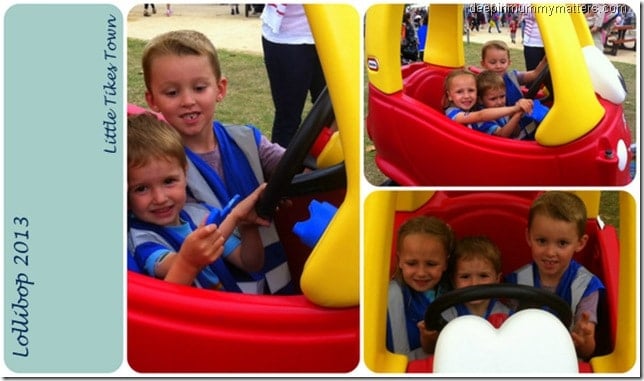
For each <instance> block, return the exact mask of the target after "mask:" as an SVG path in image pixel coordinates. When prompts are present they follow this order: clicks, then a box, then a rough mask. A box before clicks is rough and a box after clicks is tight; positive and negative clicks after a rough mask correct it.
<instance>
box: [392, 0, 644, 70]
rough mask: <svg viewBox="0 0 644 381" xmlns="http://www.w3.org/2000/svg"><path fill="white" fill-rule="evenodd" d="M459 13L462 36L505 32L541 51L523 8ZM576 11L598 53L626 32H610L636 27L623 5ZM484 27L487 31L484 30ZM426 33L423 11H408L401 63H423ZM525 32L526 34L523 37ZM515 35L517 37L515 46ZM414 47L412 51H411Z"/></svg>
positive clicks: (531, 19) (468, 7) (473, 8)
mask: <svg viewBox="0 0 644 381" xmlns="http://www.w3.org/2000/svg"><path fill="white" fill-rule="evenodd" d="M463 9H464V12H463V13H464V14H463V28H464V29H463V34H467V33H469V32H474V31H476V32H480V31H484V30H485V29H487V31H488V33H490V34H492V33H493V32H496V33H497V34H500V33H504V32H506V33H508V35H509V36H510V41H511V43H512V44H517V43H518V44H522V45H523V46H524V47H541V48H543V43H541V41H540V36H539V35H538V31H535V28H536V21H535V20H534V14H532V12H530V11H529V10H528V11H526V9H527V8H524V9H522V8H519V7H516V8H512V7H507V8H504V9H502V10H501V11H498V10H496V9H495V7H489V6H486V7H480V6H477V4H471V5H470V4H465V5H464V7H463ZM579 11H580V12H583V13H584V16H585V17H586V20H587V22H588V27H589V29H590V31H591V34H592V36H593V40H594V41H595V45H596V46H597V47H598V48H599V49H600V50H602V51H603V50H604V48H605V47H606V46H607V44H608V43H609V41H608V36H609V35H610V34H611V33H614V34H616V35H617V39H620V40H621V39H623V38H624V34H625V33H626V31H625V30H624V29H621V28H618V30H617V31H613V28H614V27H616V26H617V27H619V26H624V25H627V26H633V27H635V23H636V20H635V12H634V11H633V9H632V8H630V7H629V6H628V5H627V4H601V3H593V4H585V5H583V6H581V7H580V9H579ZM486 25H487V28H485V26H486ZM501 28H504V29H505V30H502V29H501ZM506 28H507V29H506ZM537 29H538V28H537ZM426 30H427V8H426V7H420V8H419V7H415V8H411V7H410V8H408V9H407V10H406V12H405V14H404V16H403V28H402V38H401V59H402V61H403V63H409V62H413V61H422V60H423V57H422V51H423V50H424V48H425V34H426ZM526 31H528V35H527V36H526ZM535 33H536V34H537V35H536V36H535V35H533V34H535ZM517 35H518V36H520V37H521V39H520V40H519V41H518V42H517ZM414 43H415V48H414V47H413V44H414ZM539 44H541V45H539ZM622 46H623V43H622ZM537 62H538V61H537ZM528 66H529V67H528V70H530V69H533V68H534V66H536V64H535V65H534V66H531V65H528Z"/></svg>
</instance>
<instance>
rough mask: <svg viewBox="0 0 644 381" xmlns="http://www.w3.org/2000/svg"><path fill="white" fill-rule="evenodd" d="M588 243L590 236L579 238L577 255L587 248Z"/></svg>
mask: <svg viewBox="0 0 644 381" xmlns="http://www.w3.org/2000/svg"><path fill="white" fill-rule="evenodd" d="M587 243H588V234H584V235H582V236H581V237H580V238H579V243H578V245H577V249H575V253H578V252H580V251H582V250H583V249H584V247H586V244H587Z"/></svg>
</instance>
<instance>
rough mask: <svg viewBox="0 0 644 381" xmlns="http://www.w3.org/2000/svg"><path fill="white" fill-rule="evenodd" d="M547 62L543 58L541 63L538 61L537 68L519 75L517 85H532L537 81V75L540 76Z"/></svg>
mask: <svg viewBox="0 0 644 381" xmlns="http://www.w3.org/2000/svg"><path fill="white" fill-rule="evenodd" d="M547 62H548V61H547V60H546V57H543V58H542V59H541V61H539V64H538V65H537V67H535V68H534V69H532V70H530V71H524V72H523V73H521V75H519V76H518V79H519V84H521V85H525V84H526V83H532V82H533V81H534V80H535V79H537V77H538V76H539V74H541V72H542V71H543V69H545V68H546V65H547Z"/></svg>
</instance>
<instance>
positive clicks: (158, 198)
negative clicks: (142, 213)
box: [152, 188, 167, 204]
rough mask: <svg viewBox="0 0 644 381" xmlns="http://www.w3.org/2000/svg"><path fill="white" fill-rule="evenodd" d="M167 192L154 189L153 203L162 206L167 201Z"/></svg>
mask: <svg viewBox="0 0 644 381" xmlns="http://www.w3.org/2000/svg"><path fill="white" fill-rule="evenodd" d="M166 198H167V197H166V195H165V192H164V191H163V190H162V189H159V188H154V189H152V201H153V202H155V203H157V204H160V203H162V202H163V201H165V200H166Z"/></svg>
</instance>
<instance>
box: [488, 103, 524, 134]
mask: <svg viewBox="0 0 644 381" xmlns="http://www.w3.org/2000/svg"><path fill="white" fill-rule="evenodd" d="M516 104H517V105H518V106H519V107H520V108H521V110H520V111H517V112H515V113H514V114H512V116H511V117H510V120H509V121H508V123H506V124H505V126H501V127H500V128H497V129H496V130H495V131H494V135H496V136H502V137H506V138H507V137H510V136H513V135H514V134H515V133H516V131H517V128H519V122H520V121H521V117H522V116H523V115H524V113H528V114H529V113H531V112H532V100H531V99H519V100H518V101H517V103H516Z"/></svg>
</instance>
